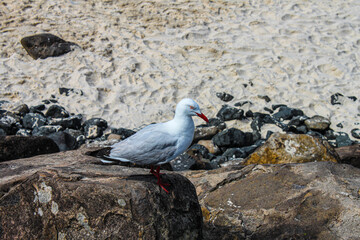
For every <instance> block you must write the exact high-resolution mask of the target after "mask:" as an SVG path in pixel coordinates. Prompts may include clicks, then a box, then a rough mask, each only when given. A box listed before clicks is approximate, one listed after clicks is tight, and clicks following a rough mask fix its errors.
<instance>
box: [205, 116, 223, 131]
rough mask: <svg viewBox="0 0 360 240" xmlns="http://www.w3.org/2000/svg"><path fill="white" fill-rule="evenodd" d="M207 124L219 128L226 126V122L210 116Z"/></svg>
mask: <svg viewBox="0 0 360 240" xmlns="http://www.w3.org/2000/svg"><path fill="white" fill-rule="evenodd" d="M207 125H208V126H215V127H217V128H218V129H220V130H224V129H225V128H226V123H225V122H224V121H223V120H221V119H220V118H210V119H209V122H208V124H207Z"/></svg>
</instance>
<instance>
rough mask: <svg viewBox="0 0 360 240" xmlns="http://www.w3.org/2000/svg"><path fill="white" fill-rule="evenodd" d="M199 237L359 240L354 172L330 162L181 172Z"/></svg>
mask: <svg viewBox="0 0 360 240" xmlns="http://www.w3.org/2000/svg"><path fill="white" fill-rule="evenodd" d="M184 175H185V176H187V177H188V178H189V179H190V180H191V181H192V182H193V183H194V185H195V186H196V189H197V191H198V195H199V200H200V204H201V206H202V211H203V216H204V225H205V230H204V238H205V239H210V240H211V239H214V240H215V239H334V240H335V239H359V236H360V228H359V226H360V218H359V213H360V169H358V168H355V167H353V166H350V165H347V164H338V163H333V162H309V163H302V164H273V165H249V166H246V167H244V168H242V167H241V166H231V167H226V168H220V169H216V170H212V171H198V172H186V173H184Z"/></svg>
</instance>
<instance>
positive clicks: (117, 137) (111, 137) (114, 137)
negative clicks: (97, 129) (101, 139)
mask: <svg viewBox="0 0 360 240" xmlns="http://www.w3.org/2000/svg"><path fill="white" fill-rule="evenodd" d="M122 137H123V136H122V135H118V134H115V133H110V134H109V135H108V136H107V140H109V141H112V140H118V141H120V140H122Z"/></svg>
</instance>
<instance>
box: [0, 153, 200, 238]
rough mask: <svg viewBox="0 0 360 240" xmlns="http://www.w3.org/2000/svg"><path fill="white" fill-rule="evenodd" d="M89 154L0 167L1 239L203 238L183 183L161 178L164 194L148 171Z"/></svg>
mask: <svg viewBox="0 0 360 240" xmlns="http://www.w3.org/2000/svg"><path fill="white" fill-rule="evenodd" d="M84 151H86V149H83V150H77V151H67V152H61V153H57V154H52V155H44V156H38V157H33V158H31V159H29V160H28V159H19V160H17V161H12V162H11V163H1V165H0V189H1V190H2V191H1V192H0V194H1V195H0V212H1V239H4V240H5V239H59V238H63V239H87V240H95V239H140V238H143V239H202V214H201V209H200V206H199V202H198V200H197V196H196V191H195V188H194V186H193V185H192V183H191V182H190V181H189V180H187V179H186V178H185V177H183V176H181V175H179V174H175V173H170V174H169V173H167V174H164V175H162V176H161V178H162V180H163V182H165V183H169V184H170V186H167V187H166V188H167V189H168V190H169V192H170V194H167V193H166V192H165V191H164V190H163V189H161V188H160V187H159V186H158V185H157V180H156V178H155V177H154V176H152V175H151V174H149V173H148V172H149V170H148V169H142V168H134V167H124V166H120V165H104V164H101V162H100V160H98V159H96V158H94V157H92V156H88V155H85V154H84ZM87 151H89V150H87ZM59 236H60V237H59Z"/></svg>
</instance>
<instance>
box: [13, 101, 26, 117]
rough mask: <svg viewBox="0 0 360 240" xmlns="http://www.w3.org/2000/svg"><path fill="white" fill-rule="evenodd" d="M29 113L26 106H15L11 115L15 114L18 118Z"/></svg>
mask: <svg viewBox="0 0 360 240" xmlns="http://www.w3.org/2000/svg"><path fill="white" fill-rule="evenodd" d="M29 112H30V109H29V107H28V105H26V104H20V105H19V106H16V107H15V108H14V109H13V113H15V114H16V115H19V116H24V115H25V114H26V113H29Z"/></svg>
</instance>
